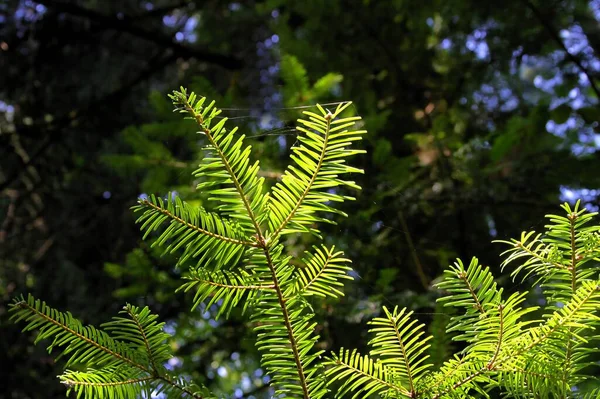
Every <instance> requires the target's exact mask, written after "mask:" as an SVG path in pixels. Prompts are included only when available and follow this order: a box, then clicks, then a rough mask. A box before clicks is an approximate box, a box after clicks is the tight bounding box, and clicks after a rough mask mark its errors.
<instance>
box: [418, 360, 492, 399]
mask: <svg viewBox="0 0 600 399" xmlns="http://www.w3.org/2000/svg"><path fill="white" fill-rule="evenodd" d="M485 370H486V368H485V362H481V361H476V360H473V359H468V358H467V357H466V356H462V357H459V356H457V355H455V356H454V357H453V358H451V359H449V360H448V361H446V362H444V364H443V365H442V366H441V367H440V369H439V371H437V372H434V373H430V374H428V375H426V376H424V377H423V378H422V379H421V380H420V381H419V385H418V387H417V391H418V392H419V395H420V397H423V398H429V399H440V398H471V397H473V396H472V395H471V391H476V392H479V393H482V395H481V396H483V397H488V395H487V394H486V393H485V392H484V391H483V390H482V388H481V386H482V385H485V384H488V383H489V378H488V377H487V375H486V374H485Z"/></svg>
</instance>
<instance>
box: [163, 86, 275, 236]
mask: <svg viewBox="0 0 600 399" xmlns="http://www.w3.org/2000/svg"><path fill="white" fill-rule="evenodd" d="M170 98H171V100H172V101H173V105H174V106H175V111H179V112H181V113H184V114H187V115H188V117H189V118H190V119H193V120H194V121H195V122H196V123H197V124H198V126H199V127H200V131H199V133H201V134H203V135H205V136H206V138H207V140H208V142H209V144H208V145H207V146H206V148H204V151H205V153H206V155H205V157H204V158H203V159H202V161H201V163H200V166H199V168H198V169H197V170H196V171H195V172H194V176H196V177H199V178H202V179H204V181H202V182H201V183H199V184H198V187H197V188H198V190H202V191H205V192H207V193H208V194H209V195H211V197H210V198H209V200H211V201H214V202H216V203H217V204H218V205H217V210H218V211H219V213H220V214H222V215H226V216H228V217H230V218H232V219H235V220H237V221H238V223H239V225H240V226H241V227H242V229H243V230H244V231H245V233H246V234H248V235H254V234H256V232H258V231H260V224H261V223H262V221H263V219H264V218H265V217H266V212H263V210H264V208H265V204H266V202H267V198H268V197H267V196H265V195H264V193H263V188H262V187H263V182H264V178H262V177H259V175H258V171H259V169H260V167H259V162H258V161H256V162H254V163H251V161H250V153H251V149H252V148H251V146H249V145H248V146H244V137H245V136H244V135H241V136H239V137H236V135H235V133H236V131H237V127H234V128H233V129H232V130H231V131H228V130H227V129H226V128H225V123H226V122H227V118H220V117H219V114H220V113H221V110H220V109H218V108H216V107H215V106H214V104H215V102H214V101H212V102H211V103H210V104H208V105H205V101H206V98H205V97H200V98H198V97H197V96H196V94H195V93H193V92H192V93H190V94H189V95H188V94H187V91H186V90H185V89H184V88H181V90H180V91H174V92H173V94H172V95H170ZM219 118H220V120H218V119H219ZM217 120H218V121H217Z"/></svg>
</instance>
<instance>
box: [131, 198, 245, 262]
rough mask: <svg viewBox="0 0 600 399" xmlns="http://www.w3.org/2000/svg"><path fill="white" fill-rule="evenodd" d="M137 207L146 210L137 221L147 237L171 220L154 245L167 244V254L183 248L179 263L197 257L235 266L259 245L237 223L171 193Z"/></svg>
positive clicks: (135, 207) (147, 200)
mask: <svg viewBox="0 0 600 399" xmlns="http://www.w3.org/2000/svg"><path fill="white" fill-rule="evenodd" d="M133 209H134V210H135V211H136V212H142V214H141V215H140V216H139V218H138V219H137V221H136V222H137V223H141V224H142V226H141V230H142V231H145V234H144V239H145V238H146V237H147V236H148V235H149V234H150V233H152V232H153V231H156V230H158V229H160V228H161V227H162V226H163V224H165V223H167V227H166V228H165V229H163V231H162V232H161V234H160V235H159V236H158V238H157V239H156V241H154V242H153V243H152V246H162V247H164V253H174V252H176V251H178V250H180V249H181V248H183V250H182V255H181V257H180V258H179V260H178V264H183V263H184V262H186V261H187V260H188V259H191V258H194V259H197V264H198V266H207V267H208V266H210V267H211V268H215V269H219V268H227V267H232V266H235V265H236V264H237V263H238V262H239V260H240V258H241V257H242V255H243V253H244V250H245V249H246V248H248V247H252V246H255V245H256V243H255V242H251V241H249V240H247V239H246V238H245V237H244V236H245V234H244V232H243V231H242V229H241V228H240V227H239V226H238V225H237V224H236V223H233V222H230V221H228V220H224V219H222V218H221V217H219V216H218V215H217V214H215V213H211V212H207V211H206V210H205V209H204V208H202V207H197V208H196V207H193V206H191V205H189V204H187V203H185V202H183V201H182V200H181V199H180V198H179V197H175V199H173V198H172V196H171V194H170V193H169V195H168V196H167V199H166V200H163V199H162V198H160V197H155V196H154V195H151V196H149V197H148V199H145V200H140V202H139V204H138V205H137V206H134V207H133Z"/></svg>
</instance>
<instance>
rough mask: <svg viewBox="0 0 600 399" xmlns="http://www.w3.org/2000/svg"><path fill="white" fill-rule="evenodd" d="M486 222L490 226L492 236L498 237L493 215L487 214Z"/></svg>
mask: <svg viewBox="0 0 600 399" xmlns="http://www.w3.org/2000/svg"><path fill="white" fill-rule="evenodd" d="M485 220H486V222H487V225H488V231H489V233H490V236H491V237H496V236H497V235H498V230H497V229H496V222H495V221H494V218H493V217H492V215H490V214H487V215H486V216H485Z"/></svg>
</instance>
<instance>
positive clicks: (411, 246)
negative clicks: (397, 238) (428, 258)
mask: <svg viewBox="0 0 600 399" xmlns="http://www.w3.org/2000/svg"><path fill="white" fill-rule="evenodd" d="M399 217H400V224H401V225H402V230H404V236H405V237H406V242H407V244H408V249H409V251H410V254H411V256H412V258H413V262H414V263H415V267H416V268H417V275H418V276H419V280H420V281H421V285H422V286H423V288H424V289H425V290H426V291H427V290H428V289H429V279H428V278H427V275H426V274H425V271H424V270H423V265H422V264H421V260H420V259H419V255H418V254H417V248H416V247H415V244H414V243H413V240H412V236H411V235H410V231H409V230H408V224H407V223H406V219H405V218H404V214H403V213H402V211H400V212H399Z"/></svg>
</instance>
